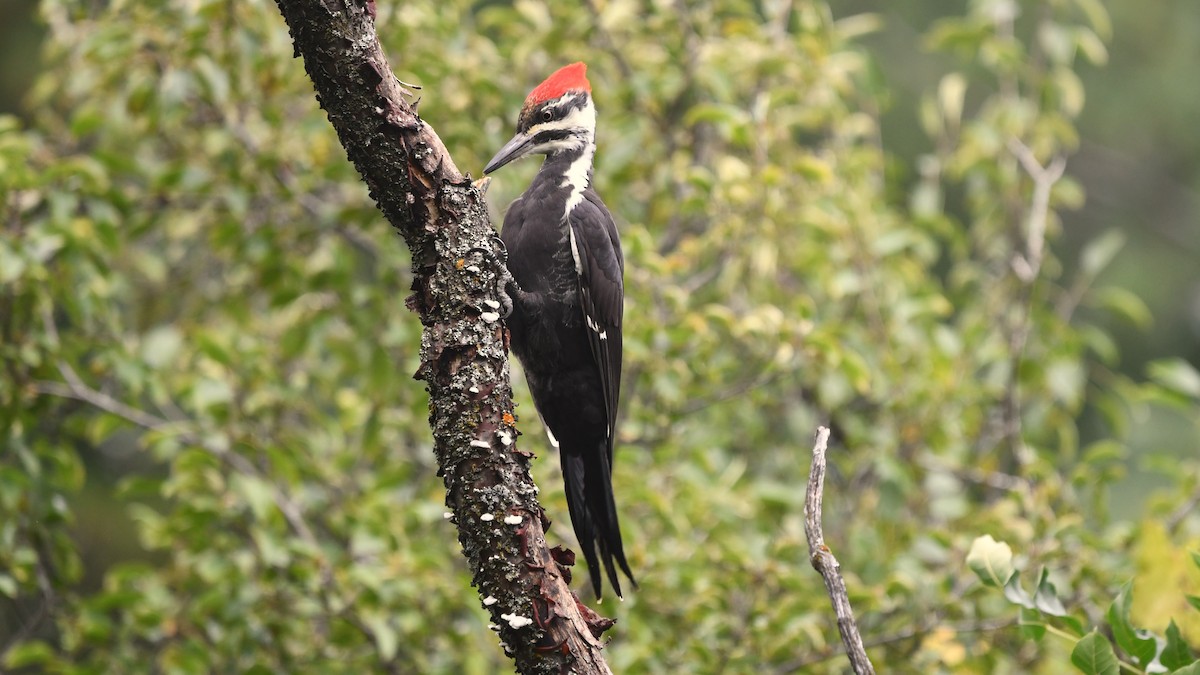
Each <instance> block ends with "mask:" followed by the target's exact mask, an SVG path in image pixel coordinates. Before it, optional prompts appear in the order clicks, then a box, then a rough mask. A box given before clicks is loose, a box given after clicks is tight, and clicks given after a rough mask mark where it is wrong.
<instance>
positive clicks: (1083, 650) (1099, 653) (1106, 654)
mask: <svg viewBox="0 0 1200 675" xmlns="http://www.w3.org/2000/svg"><path fill="white" fill-rule="evenodd" d="M1071 663H1073V664H1075V667H1076V668H1078V669H1079V670H1081V671H1083V672H1084V673H1086V674H1087V675H1117V673H1118V672H1119V668H1118V667H1117V656H1116V654H1114V653H1113V648H1112V645H1111V644H1109V643H1108V639H1107V638H1105V637H1104V636H1103V635H1101V634H1100V633H1098V632H1096V631H1092V632H1091V633H1088V634H1087V635H1086V636H1085V637H1084V638H1083V639H1082V640H1080V641H1079V642H1076V643H1075V648H1074V649H1072V650H1071Z"/></svg>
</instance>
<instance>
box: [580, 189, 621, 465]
mask: <svg viewBox="0 0 1200 675" xmlns="http://www.w3.org/2000/svg"><path fill="white" fill-rule="evenodd" d="M583 197H584V198H583V201H581V202H580V203H579V205H578V206H576V207H575V208H574V209H572V210H571V213H570V215H569V216H568V218H567V221H568V224H569V225H570V227H571V242H572V246H574V247H575V249H574V250H573V251H572V252H573V253H574V254H575V255H576V271H578V272H579V298H580V304H581V305H582V307H583V316H584V321H585V323H586V324H587V328H588V330H587V334H588V341H589V342H590V344H591V347H592V356H593V357H595V359H596V365H597V367H598V368H599V370H600V383H601V386H603V387H604V403H605V409H606V412H607V414H608V462H609V466H612V451H613V435H614V431H615V430H614V427H615V425H616V422H617V401H618V400H619V399H620V396H621V314H622V313H623V312H624V309H625V288H624V281H623V277H624V274H625V261H624V259H623V258H622V256H621V241H620V239H619V237H618V235H617V225H616V223H614V222H613V219H612V215H611V214H610V213H609V212H608V209H607V208H605V207H604V202H602V201H600V196H599V195H597V194H596V192H595V191H594V190H591V189H588V190H585V191H584V193H583Z"/></svg>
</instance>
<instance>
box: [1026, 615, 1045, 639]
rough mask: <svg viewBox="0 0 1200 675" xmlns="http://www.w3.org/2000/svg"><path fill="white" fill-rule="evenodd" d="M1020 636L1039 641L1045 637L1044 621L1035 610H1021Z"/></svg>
mask: <svg viewBox="0 0 1200 675" xmlns="http://www.w3.org/2000/svg"><path fill="white" fill-rule="evenodd" d="M1020 626H1021V635H1022V636H1024V637H1026V638H1029V639H1032V640H1038V641H1040V640H1041V639H1042V638H1043V637H1044V636H1045V635H1046V620H1045V619H1043V618H1042V614H1041V612H1039V611H1037V610H1036V609H1028V608H1026V607H1022V608H1021V619H1020Z"/></svg>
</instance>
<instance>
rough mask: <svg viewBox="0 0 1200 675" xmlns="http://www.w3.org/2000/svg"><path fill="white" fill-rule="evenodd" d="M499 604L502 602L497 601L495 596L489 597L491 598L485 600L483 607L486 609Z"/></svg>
mask: <svg viewBox="0 0 1200 675" xmlns="http://www.w3.org/2000/svg"><path fill="white" fill-rule="evenodd" d="M497 602H500V601H499V600H497V599H496V598H495V596H491V595H489V596H487V597H486V598H484V599H483V606H484V607H491V606H492V605H494V604H496V603H497Z"/></svg>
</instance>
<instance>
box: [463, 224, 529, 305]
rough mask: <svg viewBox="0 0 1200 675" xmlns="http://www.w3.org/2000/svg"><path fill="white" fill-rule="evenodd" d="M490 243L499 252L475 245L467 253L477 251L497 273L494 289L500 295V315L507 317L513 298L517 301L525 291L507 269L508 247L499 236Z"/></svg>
mask: <svg viewBox="0 0 1200 675" xmlns="http://www.w3.org/2000/svg"><path fill="white" fill-rule="evenodd" d="M490 243H491V244H493V245H494V246H498V247H499V249H500V252H499V254H497V252H496V251H495V250H493V249H491V248H487V247H483V246H476V247H474V248H472V249H471V250H469V251H467V253H468V254H471V253H478V254H479V255H480V257H482V258H483V259H484V260H486V261H487V262H488V264H490V265H491V266H492V268H494V269H495V270H496V273H497V274H498V275H499V278H497V279H496V291H497V295H499V296H500V297H499V299H500V316H501V318H504V319H507V318H508V317H509V316H511V315H512V313H513V302H514V299H516V300H518V301H519V300H520V296H521V295H524V294H525V291H523V290H521V287H520V286H518V285H517V281H516V279H513V276H512V274H511V273H510V272H509V271H508V249H507V248H505V246H504V242H503V241H502V240H501V239H500V238H499V237H493V238H492V241H491V242H490Z"/></svg>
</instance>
